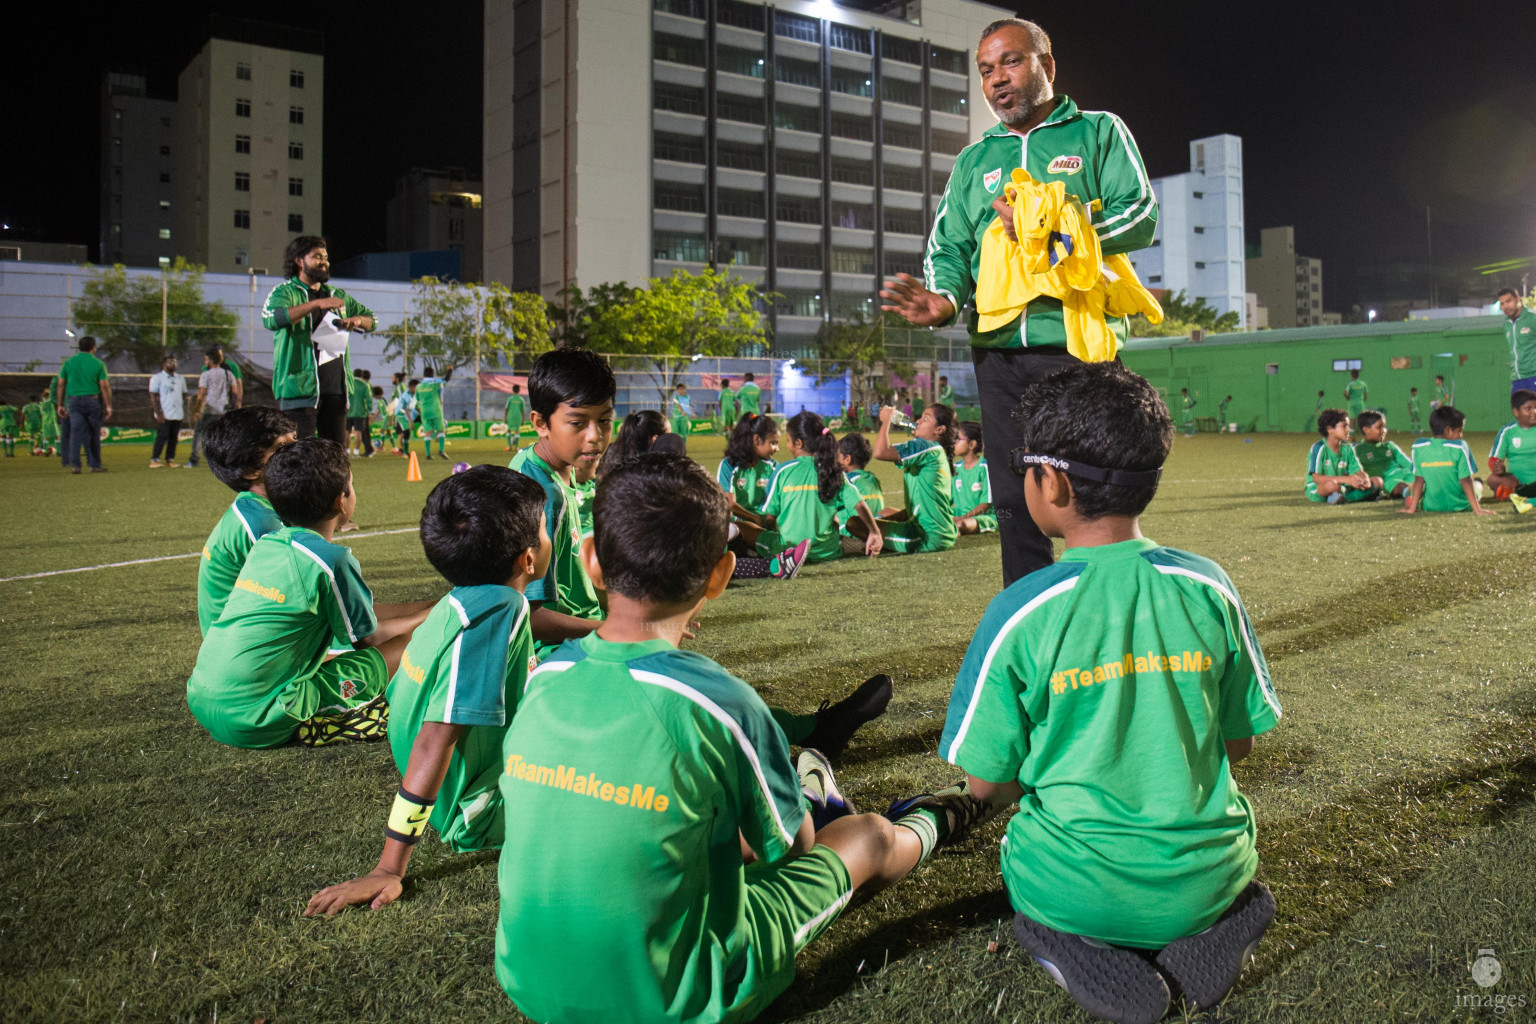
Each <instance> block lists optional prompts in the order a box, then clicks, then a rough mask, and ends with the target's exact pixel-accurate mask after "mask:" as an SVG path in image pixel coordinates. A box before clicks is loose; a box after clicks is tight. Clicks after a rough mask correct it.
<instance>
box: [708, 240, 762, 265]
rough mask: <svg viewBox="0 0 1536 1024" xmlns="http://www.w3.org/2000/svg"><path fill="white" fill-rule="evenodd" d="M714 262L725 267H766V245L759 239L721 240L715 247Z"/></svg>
mask: <svg viewBox="0 0 1536 1024" xmlns="http://www.w3.org/2000/svg"><path fill="white" fill-rule="evenodd" d="M715 260H716V262H719V263H724V264H726V265H730V264H735V265H737V266H747V267H763V266H767V265H768V257H767V245H766V243H764V242H763V240H762V239H761V238H721V239H720V241H719V243H718V244H717V245H716V246H715Z"/></svg>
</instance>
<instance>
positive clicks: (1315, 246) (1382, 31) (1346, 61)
mask: <svg viewBox="0 0 1536 1024" xmlns="http://www.w3.org/2000/svg"><path fill="white" fill-rule="evenodd" d="M633 2H636V3H643V2H646V0H633ZM381 10H401V11H407V12H408V13H406V14H404V15H403V16H399V17H393V18H388V17H382V16H380V14H379V12H380V11H381ZM209 11H217V12H220V13H225V14H230V15H235V16H243V17H257V18H263V19H264V20H268V21H276V22H283V23H288V24H296V25H301V26H302V27H306V28H311V29H319V30H321V31H323V32H324V33H325V36H326V95H325V105H326V137H325V150H326V172H325V182H324V198H325V226H324V227H325V233H326V235H327V236H328V237H329V238H330V240H331V253H332V255H333V256H335V257H336V258H338V259H345V258H346V257H347V256H348V255H351V254H355V253H357V252H362V251H369V250H376V249H382V248H383V246H384V201H385V199H386V198H387V197H388V196H389V195H390V193H391V191H392V189H393V183H394V181H395V179H396V178H397V177H398V176H399V175H401V174H402V173H404V172H405V171H407V170H409V169H410V168H411V167H413V166H460V167H468V168H478V167H479V166H480V159H481V146H480V127H481V126H480V108H481V63H482V51H481V24H482V21H481V19H482V13H481V5H480V4H478V3H466V2H450V3H444V4H435V5H430V6H420V5H416V6H412V7H410V8H405V7H403V6H399V5H379V4H369V3H359V2H351V0H348V2H336V3H331V4H328V5H326V4H322V5H316V6H314V7H311V8H308V9H307V12H308V13H307V14H306V13H304V9H301V8H296V7H279V6H273V7H268V8H265V9H256V8H251V7H250V6H249V5H248V4H232V3H213V4H209V3H177V4H172V3H166V2H159V0H150V2H146V3H141V4H137V5H112V6H111V7H110V8H109V9H105V10H103V9H102V8H100V7H97V8H93V10H92V14H91V17H90V18H89V19H88V20H82V21H79V22H77V23H76V24H74V25H72V26H71V29H70V32H69V35H68V37H67V39H68V42H67V44H66V45H63V46H44V45H27V46H13V47H11V48H9V50H10V52H9V53H8V54H7V64H8V65H9V70H10V72H11V74H10V76H9V78H10V81H11V82H12V88H11V90H10V95H9V97H8V100H7V103H6V104H5V107H4V112H3V113H0V127H3V138H5V139H6V141H7V145H6V150H7V158H6V159H5V160H4V161H0V218H3V219H4V220H6V221H8V222H9V223H10V224H11V225H12V228H13V231H12V232H10V234H11V235H12V236H14V235H15V234H16V233H17V232H16V231H15V230H14V229H16V228H18V227H19V228H20V229H21V231H23V232H24V233H25V235H24V236H25V237H30V238H34V239H38V240H47V241H66V242H81V243H85V244H88V245H93V244H94V240H95V238H96V235H97V226H96V205H97V200H96V197H97V188H98V179H99V161H100V156H99V153H98V148H99V145H98V131H99V127H98V126H99V117H100V113H99V109H98V107H99V95H100V78H101V73H102V71H103V70H104V69H105V68H106V67H107V66H108V65H109V64H114V63H116V64H122V65H128V66H140V67H143V68H144V69H145V70H147V71H148V73H149V77H150V86H151V90H152V91H153V92H157V93H159V94H161V95H167V96H168V95H171V94H172V93H173V91H174V88H175V81H176V74H177V73H178V72H179V71H180V69H181V68H182V66H184V65H185V63H186V62H187V61H188V60H189V59H190V58H191V57H192V56H193V54H194V53H195V52H196V51H197V49H198V46H199V44H200V42H201V32H202V24H203V20H204V16H205V15H206V13H207V12H209ZM82 13H83V12H82ZM1021 13H1022V14H1024V15H1025V16H1027V17H1033V18H1035V19H1036V20H1037V21H1039V22H1040V23H1041V24H1042V25H1043V26H1044V27H1045V28H1046V30H1047V31H1048V32H1050V34H1051V36H1052V38H1053V41H1054V44H1055V51H1056V58H1057V66H1058V76H1057V83H1056V85H1057V91H1058V92H1062V93H1067V94H1069V95H1071V96H1072V97H1073V98H1074V99H1075V100H1077V101H1078V102H1079V103H1080V104H1081V105H1082V106H1084V107H1087V108H1090V109H1102V110H1112V111H1115V112H1116V113H1118V114H1120V115H1121V116H1122V117H1123V118H1124V119H1125V121H1126V123H1127V124H1128V125H1129V126H1130V128H1131V130H1132V132H1133V133H1134V134H1135V136H1136V139H1137V141H1138V143H1139V144H1140V146H1141V150H1142V154H1143V155H1144V157H1145V158H1146V163H1147V169H1148V172H1149V173H1150V174H1152V175H1153V176H1154V177H1156V176H1161V175H1165V174H1175V173H1179V172H1181V171H1184V170H1187V169H1188V159H1189V158H1188V142H1189V140H1190V139H1193V138H1197V137H1200V136H1204V135H1213V134H1217V133H1220V132H1231V133H1234V134H1237V135H1240V136H1242V138H1243V146H1244V157H1245V162H1246V168H1245V188H1246V193H1247V195H1246V211H1245V212H1246V217H1247V225H1248V240H1249V241H1250V242H1256V241H1258V233H1259V228H1261V227H1268V226H1276V225H1283V224H1294V225H1295V227H1296V241H1297V249H1298V251H1299V252H1300V253H1302V254H1303V255H1307V256H1314V257H1317V258H1320V259H1322V260H1323V270H1324V300H1325V305H1326V306H1327V307H1328V308H1329V309H1332V310H1337V311H1341V312H1348V310H1349V306H1350V304H1352V303H1355V302H1376V301H1380V300H1381V299H1383V298H1395V297H1406V296H1398V295H1383V294H1380V293H1381V292H1382V291H1383V289H1384V288H1385V287H1386V286H1375V285H1373V284H1371V283H1370V282H1371V281H1373V280H1375V279H1376V277H1377V276H1379V275H1378V273H1377V272H1378V269H1379V268H1380V267H1381V266H1382V265H1384V264H1392V263H1402V264H1408V265H1409V266H1408V268H1407V269H1408V273H1409V275H1410V277H1409V280H1411V275H1412V273H1414V272H1415V268H1416V273H1417V274H1418V279H1419V280H1420V281H1422V282H1423V283H1422V285H1421V286H1418V287H1419V290H1420V291H1427V290H1428V276H1427V264H1426V262H1425V241H1426V240H1425V207H1426V206H1429V207H1431V208H1432V210H1433V219H1434V242H1433V244H1434V256H1435V263H1436V265H1437V267H1439V268H1440V274H1441V280H1442V284H1441V299H1442V304H1444V303H1446V302H1447V301H1449V299H1450V296H1449V295H1448V294H1447V287H1448V285H1447V283H1446V282H1448V281H1450V280H1452V279H1454V278H1455V277H1456V276H1458V275H1457V271H1461V270H1465V269H1466V268H1469V267H1471V266H1473V265H1475V264H1480V263H1487V262H1493V261H1497V260H1506V259H1513V258H1523V257H1531V256H1536V3H1531V2H1526V0H1508V2H1505V3H1489V2H1478V0H1473V2H1462V3H1456V4H1429V3H1419V2H1409V3H1398V4H1392V5H1384V4H1373V3H1360V2H1337V0H1335V2H1331V3H1326V4H1323V3H1318V4H1306V3H1291V4H1280V3H1273V2H1248V3H1231V2H1222V3H1215V2H1211V3H1205V2H1196V3H1180V2H1175V3H1162V4H1152V3H1123V4H1122V3H1100V4H1094V5H1083V4H1062V3H1056V4H1042V5H1039V6H1035V7H1030V8H1026V9H1024V10H1023V11H1021ZM50 28H51V31H41V30H40V31H39V32H38V33H37V34H36V35H34V36H32V38H33V40H34V42H39V43H40V42H41V41H42V40H44V39H47V38H50V37H52V38H61V37H60V35H59V32H58V28H57V25H53V26H50ZM22 35H23V34H21V33H18V34H17V35H16V38H17V39H18V40H20V39H21V38H22ZM29 97H32V99H29ZM1533 277H1536V272H1533ZM1405 287H1406V288H1408V289H1409V290H1410V291H1411V290H1412V288H1413V287H1415V286H1414V285H1412V284H1409V285H1398V286H1396V289H1397V290H1398V291H1402V290H1403V289H1404V288H1405ZM1451 290H1452V291H1454V287H1452V288H1451Z"/></svg>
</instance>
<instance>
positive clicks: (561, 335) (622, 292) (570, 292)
mask: <svg viewBox="0 0 1536 1024" xmlns="http://www.w3.org/2000/svg"><path fill="white" fill-rule="evenodd" d="M639 291H640V289H639V288H635V287H633V286H631V285H629V284H626V283H625V282H623V281H620V282H619V283H618V284H599V285H593V286H592V287H591V288H589V289H587V291H586V292H583V291H582V290H581V289H580V288H579V287H577V286H576V285H574V284H573V285H569V286H567V287H566V289H565V290H564V291H563V292H562V293H561V298H562V301H560V302H551V303H549V320H550V323H551V324H553V325H554V326H553V338H554V341H555V344H557V345H561V346H574V347H579V348H590V349H592V350H593V351H594V352H617V351H618V350H619V348H620V347H622V342H621V341H620V339H619V335H618V333H617V332H618V330H619V329H620V324H621V321H622V319H623V318H622V317H621V316H616V315H614V312H615V311H616V310H618V309H619V308H621V307H623V306H625V305H627V304H628V303H629V302H630V300H631V299H633V298H634V297H635V295H636V294H637V293H638V292H639Z"/></svg>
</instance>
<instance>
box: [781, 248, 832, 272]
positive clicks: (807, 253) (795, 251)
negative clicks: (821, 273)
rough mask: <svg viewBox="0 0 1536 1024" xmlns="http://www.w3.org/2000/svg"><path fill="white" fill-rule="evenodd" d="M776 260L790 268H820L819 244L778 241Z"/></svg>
mask: <svg viewBox="0 0 1536 1024" xmlns="http://www.w3.org/2000/svg"><path fill="white" fill-rule="evenodd" d="M776 262H777V264H778V265H779V266H781V267H785V268H788V269H790V270H820V269H821V246H820V245H818V244H816V243H815V242H780V243H779V245H778V255H777V259H776Z"/></svg>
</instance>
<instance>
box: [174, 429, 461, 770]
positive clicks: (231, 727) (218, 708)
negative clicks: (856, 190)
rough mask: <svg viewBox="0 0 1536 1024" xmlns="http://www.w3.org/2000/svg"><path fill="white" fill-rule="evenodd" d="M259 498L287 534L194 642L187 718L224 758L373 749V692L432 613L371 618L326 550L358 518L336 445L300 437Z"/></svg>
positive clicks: (349, 561)
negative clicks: (355, 745) (288, 750)
mask: <svg viewBox="0 0 1536 1024" xmlns="http://www.w3.org/2000/svg"><path fill="white" fill-rule="evenodd" d="M227 418H228V417H226V419H227ZM210 458H211V456H210ZM266 488H267V499H268V500H269V501H270V502H271V503H272V508H273V510H274V511H275V512H276V513H277V514H278V516H279V517H281V518H282V520H283V521H284V522H285V523H287V524H288V525H287V526H284V527H283V528H282V529H280V530H275V531H273V532H272V533H269V534H267V535H266V536H265V537H262V538H261V539H260V540H258V541H257V542H256V543H255V545H254V546H252V548H251V551H250V554H248V555H246V558H245V565H244V567H243V568H241V570H240V575H239V576H238V577H237V578H236V580H235V584H234V588H233V589H232V590H231V592H230V595H229V600H228V602H227V603H226V604H225V605H224V611H223V613H222V614H220V615H219V617H218V619H217V620H216V621H215V622H214V623H213V625H211V626H210V627H209V628H208V635H207V636H205V637H204V638H203V646H202V649H201V650H200V651H198V654H197V667H196V668H194V669H193V670H192V678H191V679H189V680H187V707H188V708H189V709H190V710H191V711H192V714H193V716H194V717H195V718H196V719H197V720H198V722H199V723H200V724H201V725H202V726H203V728H205V729H207V730H208V733H209V735H211V736H212V737H213V738H214V739H216V740H218V741H219V742H220V743H227V744H229V745H230V746H234V747H275V746H279V745H281V744H283V743H287V742H288V741H289V740H292V739H297V740H298V741H299V742H300V743H302V744H304V745H306V746H314V747H318V746H324V745H326V744H331V743H346V742H350V741H353V740H376V739H382V738H383V737H384V731H385V723H386V722H387V720H388V717H389V706H388V705H387V704H386V703H385V702H384V696H383V691H384V686H385V684H386V683H388V682H389V677H390V675H391V674H392V673H393V672H394V671H395V669H396V668H398V667H399V665H400V655H401V653H402V652H403V651H404V650H405V645H406V643H407V642H408V641H409V640H410V638H411V630H413V629H415V628H416V626H417V625H419V624H420V623H421V621H422V620H423V619H424V618H426V616H427V612H428V611H430V610H431V608H432V602H430V601H424V602H421V603H418V604H402V605H379V606H377V607H375V605H374V603H373V594H372V592H371V591H369V589H368V585H367V584H366V583H364V582H363V574H362V570H361V569H360V568H359V567H358V564H357V559H356V558H354V557H352V552H351V551H349V550H348V549H347V548H344V547H341V546H340V545H337V544H333V543H331V538H332V536H334V535H335V533H336V530H337V529H338V528H339V527H340V526H341V524H342V523H345V522H347V521H348V520H350V519H351V517H352V511H353V509H354V508H356V506H357V495H356V492H355V491H354V490H353V487H352V467H351V463H350V462H349V460H348V459H347V450H346V449H345V448H343V447H342V446H341V445H339V444H337V443H335V442H334V441H328V440H325V439H323V438H317V437H308V438H304V439H302V440H298V441H294V442H293V443H292V444H288V445H284V446H282V447H280V448H278V450H277V451H276V452H274V453H273V454H272V457H271V458H270V459H268V460H267V468H266Z"/></svg>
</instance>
